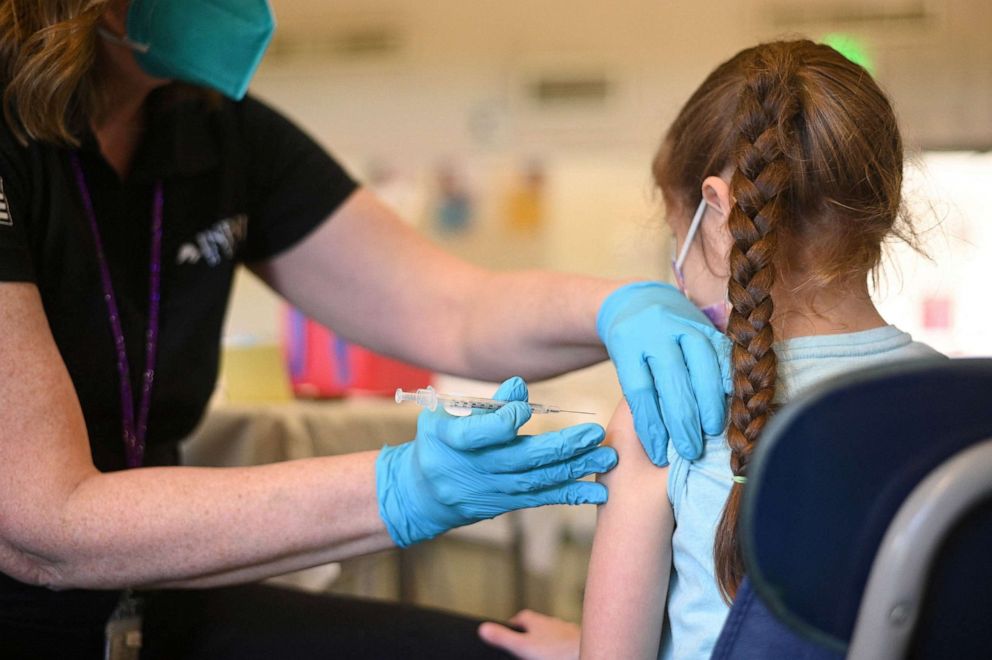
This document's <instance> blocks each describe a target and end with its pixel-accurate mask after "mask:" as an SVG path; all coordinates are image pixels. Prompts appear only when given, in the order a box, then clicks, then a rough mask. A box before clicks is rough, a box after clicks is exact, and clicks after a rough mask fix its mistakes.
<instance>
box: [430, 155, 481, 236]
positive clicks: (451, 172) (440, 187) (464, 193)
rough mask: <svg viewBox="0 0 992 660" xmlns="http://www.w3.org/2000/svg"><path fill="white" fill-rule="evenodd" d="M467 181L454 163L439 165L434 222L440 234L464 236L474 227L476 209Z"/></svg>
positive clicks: (436, 173)
mask: <svg viewBox="0 0 992 660" xmlns="http://www.w3.org/2000/svg"><path fill="white" fill-rule="evenodd" d="M466 179H467V176H466V174H465V172H463V171H461V170H460V168H457V167H456V166H455V165H454V164H452V163H443V164H441V165H439V166H438V168H437V170H436V172H435V187H436V193H435V194H436V199H435V201H434V211H433V220H434V227H435V228H436V230H437V232H438V233H439V234H442V235H447V236H451V235H456V234H464V233H466V232H467V231H469V230H470V229H471V227H472V223H473V220H474V215H475V212H474V211H475V209H474V203H473V200H472V195H471V194H470V193H469V190H468V185H467V183H466Z"/></svg>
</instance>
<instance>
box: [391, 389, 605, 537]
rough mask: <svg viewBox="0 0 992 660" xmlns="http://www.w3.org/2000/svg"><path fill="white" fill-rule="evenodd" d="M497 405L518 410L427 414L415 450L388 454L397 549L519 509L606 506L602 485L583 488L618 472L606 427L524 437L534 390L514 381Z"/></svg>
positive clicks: (499, 394)
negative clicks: (594, 477) (593, 478)
mask: <svg viewBox="0 0 992 660" xmlns="http://www.w3.org/2000/svg"><path fill="white" fill-rule="evenodd" d="M496 398H497V399H501V400H504V401H511V403H508V404H507V405H505V406H503V407H502V408H501V409H499V410H497V411H495V412H485V413H480V414H473V415H470V416H468V417H454V416H452V415H449V414H447V413H446V412H444V411H443V410H441V409H440V408H439V409H438V410H436V411H433V412H431V411H429V410H424V411H423V412H422V413H420V418H419V419H418V421H417V437H416V438H414V440H413V441H412V442H407V443H405V444H402V445H399V446H395V447H390V446H386V447H383V448H382V451H381V452H380V453H379V458H378V459H377V460H376V465H375V475H376V494H377V496H378V499H379V515H381V516H382V519H383V521H384V522H385V523H386V529H387V530H389V535H390V536H392V537H393V540H394V541H395V542H396V545H398V546H400V547H401V548H402V547H406V546H408V545H411V544H413V543H417V542H419V541H424V540H426V539H430V538H433V537H435V536H437V535H438V534H441V533H443V532H446V531H448V530H449V529H452V528H453V527H459V526H461V525H466V524H468V523H472V522H476V521H478V520H483V519H485V518H492V517H494V516H498V515H499V514H501V513H505V512H507V511H513V510H514V509H522V508H526V507H534V506H542V505H544V504H586V503H592V504H602V503H603V502H605V501H606V488H605V487H604V486H603V485H602V484H597V483H593V482H588V481H582V482H578V481H576V479H578V478H580V477H584V476H586V475H588V474H592V473H595V472H606V471H607V470H610V469H612V468H613V466H614V465H616V462H617V454H616V451H615V450H613V449H612V448H609V447H597V445H599V443H600V442H602V440H603V436H604V432H603V428H602V427H601V426H599V425H598V424H580V425H578V426H572V427H569V428H565V429H562V430H560V431H555V432H552V433H542V434H540V435H535V436H526V435H518V434H517V429H519V428H520V427H521V426H522V425H523V424H524V423H525V422H527V420H528V419H530V416H531V411H530V408H529V407H528V406H527V404H526V403H523V402H525V401H526V400H527V386H526V385H525V384H524V381H523V380H521V379H520V378H511V379H510V380H508V381H506V382H505V383H503V384H502V385H500V387H499V389H498V390H497V391H496Z"/></svg>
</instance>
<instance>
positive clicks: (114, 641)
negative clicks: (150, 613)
mask: <svg viewBox="0 0 992 660" xmlns="http://www.w3.org/2000/svg"><path fill="white" fill-rule="evenodd" d="M141 605H142V604H141V599H140V598H137V597H135V595H134V594H133V593H131V590H130V589H128V590H126V591H125V592H124V593H122V594H121V599H120V601H119V602H118V603H117V607H116V608H115V609H114V611H113V613H112V614H111V615H110V618H109V619H107V627H106V629H105V637H104V646H103V658H104V660H138V658H139V656H140V655H141Z"/></svg>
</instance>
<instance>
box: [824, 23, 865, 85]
mask: <svg viewBox="0 0 992 660" xmlns="http://www.w3.org/2000/svg"><path fill="white" fill-rule="evenodd" d="M823 43H825V44H827V45H828V46H830V47H831V48H833V49H834V50H836V51H837V52H838V53H840V54H841V55H843V56H844V57H846V58H847V59H849V60H851V61H852V62H854V63H855V64H860V65H861V66H863V67H864V68H865V69H867V70H868V73H870V74H872V75H874V74H875V63H874V62H872V60H871V57H870V56H869V55H868V49H867V48H866V47H865V45H864V43H862V42H861V41H860V40H859V39H856V38H855V37H852V36H851V35H849V34H843V33H840V32H834V33H831V34H828V35H826V36H825V37H823Z"/></svg>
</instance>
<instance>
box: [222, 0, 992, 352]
mask: <svg viewBox="0 0 992 660" xmlns="http://www.w3.org/2000/svg"><path fill="white" fill-rule="evenodd" d="M272 4H273V6H274V9H275V11H276V16H277V20H278V30H277V36H276V39H275V41H274V43H273V45H272V47H271V48H270V51H269V53H268V54H267V56H266V58H265V61H264V62H263V65H262V68H261V70H260V72H259V74H258V76H257V78H256V80H255V82H254V85H253V89H252V91H253V93H255V94H257V95H259V96H261V97H263V98H264V99H266V100H268V101H269V102H271V103H273V104H274V105H276V106H277V107H279V108H280V109H282V110H283V111H284V112H286V113H287V114H288V115H289V116H291V117H292V118H294V119H295V120H297V121H298V122H299V123H300V124H301V125H302V126H304V127H305V128H306V129H307V130H308V131H309V132H310V133H311V134H312V135H313V136H314V137H316V139H317V140H318V141H320V142H321V143H322V144H324V145H325V146H326V147H327V148H328V149H329V150H331V151H332V152H333V153H334V154H335V155H336V156H337V157H338V158H339V159H341V160H342V161H343V162H344V163H345V164H346V166H347V167H348V168H349V170H350V171H351V172H352V173H353V175H354V176H356V177H358V178H359V179H360V180H362V181H363V182H365V183H366V184H367V185H370V186H372V187H375V188H376V189H378V190H379V191H380V193H381V194H382V196H383V197H384V198H386V199H387V200H388V201H390V202H391V203H392V204H393V205H394V206H395V207H396V208H397V210H399V211H400V213H401V214H402V215H403V216H404V217H405V218H406V219H407V220H409V221H410V222H411V223H413V224H414V225H416V226H418V227H419V228H421V229H422V230H423V231H425V232H426V233H428V234H429V235H431V236H432V237H433V238H434V239H435V240H437V241H439V242H441V243H442V244H444V245H445V246H446V247H447V248H448V249H451V250H453V251H455V252H457V253H459V254H462V255H463V256H465V257H466V258H469V259H472V260H473V261H476V262H478V263H482V264H485V265H489V266H493V267H497V268H510V267H520V266H537V267H547V268H554V269H560V270H567V271H574V272H583V273H591V274H597V275H604V276H646V277H663V278H667V277H668V276H669V272H668V271H669V268H668V259H669V257H668V248H667V238H668V232H667V231H666V230H665V228H664V225H663V224H661V217H662V215H661V208H660V201H659V200H658V199H657V197H656V196H655V194H654V191H653V187H652V185H651V180H650V172H649V165H650V161H651V158H652V155H653V153H654V150H655V149H656V148H657V146H658V143H659V140H660V138H661V136H662V134H663V132H664V130H665V128H666V126H667V124H668V123H669V122H670V121H671V119H672V118H673V117H674V115H675V113H676V112H677V110H678V108H679V107H680V105H681V104H682V103H683V102H684V101H685V99H686V98H687V97H688V95H689V94H690V93H691V92H692V90H693V89H694V88H695V87H696V86H697V85H698V84H699V82H700V81H701V80H702V78H703V77H704V76H705V75H706V74H707V73H708V72H709V71H710V70H712V69H713V67H714V66H716V65H717V64H718V63H719V62H721V61H723V60H725V59H727V58H728V57H729V56H731V55H732V54H733V53H735V52H736V51H738V50H739V49H741V48H743V47H746V46H748V45H751V44H753V43H756V42H758V41H760V40H768V39H773V38H778V37H783V36H785V37H788V36H797V35H805V36H808V37H810V38H813V39H816V40H823V39H824V38H827V39H832V40H834V43H841V44H843V45H844V47H845V48H846V49H847V50H848V51H849V52H851V53H852V54H853V56H855V57H861V58H863V59H864V60H865V61H866V62H867V64H868V66H869V68H870V70H871V71H872V72H873V73H874V75H875V76H876V77H877V78H878V80H879V81H880V82H881V84H882V86H883V88H884V89H886V91H887V92H888V93H889V94H890V96H891V98H892V99H893V101H894V104H895V108H896V112H897V114H898V117H899V119H900V121H901V126H902V130H903V133H904V136H905V140H906V143H907V147H908V152H909V155H910V157H911V159H910V164H909V171H908V182H907V190H906V192H907V199H908V200H909V202H910V203H911V205H912V207H913V208H914V209H915V211H916V215H917V218H918V222H919V224H920V226H921V227H922V228H923V229H926V230H929V231H926V232H925V233H924V237H923V238H924V241H925V244H926V245H927V246H928V249H929V251H930V252H931V254H932V256H933V257H934V258H935V259H936V261H935V262H933V263H929V262H926V261H923V260H920V259H918V258H915V257H914V256H913V255H911V254H908V253H907V252H906V251H905V250H899V249H896V250H895V254H896V259H895V260H894V262H890V263H889V264H888V265H887V268H886V270H885V272H884V278H883V286H882V287H881V288H880V290H879V292H878V293H879V299H880V301H881V303H882V305H883V307H884V309H885V311H886V312H887V313H889V314H890V316H891V317H892V318H891V319H890V320H891V321H892V322H895V323H897V324H899V325H901V326H903V327H905V328H906V329H908V330H910V331H912V332H914V334H917V335H919V336H920V337H921V338H923V339H926V340H928V341H931V342H933V343H935V344H936V345H937V346H938V347H939V348H942V349H943V350H946V351H949V352H953V353H958V354H963V353H988V352H990V349H989V347H988V346H989V344H988V341H987V337H988V335H987V331H986V328H988V325H989V324H988V322H989V321H990V320H992V319H990V318H989V316H988V315H987V314H986V313H985V309H986V308H987V306H986V305H984V304H982V303H981V302H980V301H979V299H978V296H981V295H983V292H982V291H981V288H980V287H979V284H980V283H981V281H982V280H983V279H984V277H985V276H986V275H985V273H986V272H987V271H986V270H984V269H985V268H986V266H985V264H986V263H988V258H989V257H990V256H992V247H990V237H989V231H990V230H989V229H987V227H986V226H987V225H988V223H987V222H983V221H984V220H985V219H986V218H987V213H986V212H985V208H986V207H987V203H986V201H985V199H986V196H987V193H986V191H987V190H988V188H989V187H990V184H992V160H990V157H989V155H988V154H987V153H984V154H983V153H981V152H987V151H988V150H989V149H990V148H992V39H989V38H988V35H989V33H990V31H992V3H990V2H987V0H946V1H943V2H937V1H932V0H867V1H860V2H854V1H851V0H791V1H788V0H741V1H736V2H723V1H719V2H717V1H698V0H697V1H694V2H688V1H684V0H673V1H669V2H662V1H659V0H615V1H614V2H609V3H605V2H601V1H598V0H577V1H576V0H570V1H567V2H566V1H564V0H538V1H535V0H527V1H525V0H500V1H499V2H496V1H491V0H472V1H469V2H466V1H464V0H431V1H418V2H415V1H413V0H336V1H335V2H327V1H326V0H273V2H272ZM278 316H279V313H278V306H277V304H276V302H275V301H274V299H273V298H271V296H269V295H268V293H267V292H266V291H265V290H264V289H263V288H262V287H261V286H260V285H259V284H258V283H257V282H256V281H252V280H251V279H250V278H243V281H242V282H240V283H239V287H238V290H237V294H236V295H235V298H234V301H233V305H232V309H231V313H230V315H229V326H228V327H229V332H228V334H229V336H230V337H231V339H232V341H234V342H236V343H244V342H248V343H256V342H261V343H271V342H275V341H277V338H278V334H279V324H278Z"/></svg>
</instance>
